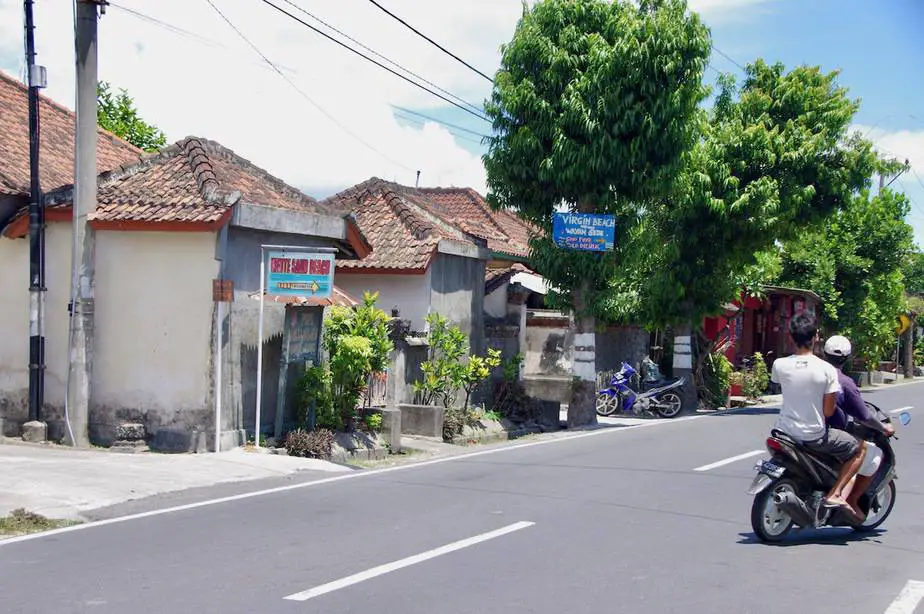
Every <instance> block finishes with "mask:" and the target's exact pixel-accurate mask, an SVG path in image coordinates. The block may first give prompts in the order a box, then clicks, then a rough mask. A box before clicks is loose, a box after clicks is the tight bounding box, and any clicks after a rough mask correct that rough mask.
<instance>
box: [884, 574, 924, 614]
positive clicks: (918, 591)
mask: <svg viewBox="0 0 924 614" xmlns="http://www.w3.org/2000/svg"><path fill="white" fill-rule="evenodd" d="M921 599H924V582H919V581H917V580H908V582H907V583H906V584H905V588H903V589H902V592H900V593H899V594H898V597H896V598H895V601H893V602H892V605H890V606H889V609H888V610H886V611H885V614H914V609H915V608H916V607H918V604H919V603H921Z"/></svg>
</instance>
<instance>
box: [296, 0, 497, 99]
mask: <svg viewBox="0 0 924 614" xmlns="http://www.w3.org/2000/svg"><path fill="white" fill-rule="evenodd" d="M283 2H285V3H286V4H288V5H289V6H291V7H292V8H294V9H295V10H297V11H300V12H302V13H304V14H305V15H307V16H308V17H310V18H311V19H314V20H315V21H317V22H318V23H320V24H322V25H324V26H326V27H327V28H329V29H331V30H333V31H334V32H336V33H337V34H339V35H340V36H342V37H344V38H346V39H347V40H349V41H352V42H354V43H356V44H357V45H359V46H360V47H362V48H363V49H365V50H366V51H368V52H369V53H371V54H372V55H374V56H376V57H378V58H380V59H382V60H385V61H386V62H388V63H389V64H391V65H392V66H396V67H397V68H398V69H400V70H403V71H404V72H406V73H407V74H409V75H411V76H412V77H415V78H417V79H420V80H421V81H423V82H424V83H426V84H427V85H429V86H430V87H433V88H435V89H437V90H439V91H440V92H442V93H444V94H446V95H447V96H451V97H452V98H455V99H456V100H458V101H459V102H461V103H462V104H465V105H468V106H470V107H471V108H472V109H474V110H476V111H479V112H481V113H484V109H483V108H482V107H481V106H479V105H476V104H473V103H471V102H469V101H467V100H465V99H464V98H462V97H460V96H456V95H455V94H453V93H452V92H450V91H448V90H446V89H443V88H442V87H440V86H438V85H437V84H435V83H433V82H432V81H429V80H428V79H426V78H424V77H421V76H420V75H418V74H417V73H415V72H414V71H412V70H410V69H407V68H405V67H404V66H402V65H401V64H398V63H397V62H395V61H394V60H391V59H389V58H387V57H386V56H384V55H382V54H381V53H379V52H378V51H376V50H375V49H372V48H371V47H369V46H368V45H365V44H363V43H362V42H360V41H358V40H356V39H355V38H353V37H352V36H350V35H349V34H347V33H346V32H343V31H342V30H340V29H338V28H337V27H335V26H332V25H331V24H329V23H328V22H326V21H324V20H323V19H321V18H320V17H318V16H317V15H314V14H312V13H310V12H308V11H307V10H305V9H303V8H302V7H300V6H299V5H297V4H295V2H293V1H292V0H283Z"/></svg>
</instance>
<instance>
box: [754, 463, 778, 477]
mask: <svg viewBox="0 0 924 614" xmlns="http://www.w3.org/2000/svg"><path fill="white" fill-rule="evenodd" d="M754 468H755V469H756V470H757V471H759V472H760V473H766V474H767V475H769V476H772V477H774V478H778V477H780V476H782V475H783V471H784V468H783V467H781V466H779V465H777V464H776V463H774V462H773V461H772V460H762V461H760V462H758V463H757V465H755V467H754Z"/></svg>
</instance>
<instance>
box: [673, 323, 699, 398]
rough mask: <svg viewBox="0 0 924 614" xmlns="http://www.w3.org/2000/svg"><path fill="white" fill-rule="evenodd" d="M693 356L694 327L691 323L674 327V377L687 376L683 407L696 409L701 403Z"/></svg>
mask: <svg viewBox="0 0 924 614" xmlns="http://www.w3.org/2000/svg"><path fill="white" fill-rule="evenodd" d="M694 365H698V366H699V368H700V370H701V365H700V364H699V363H698V362H697V363H694V356H693V327H692V326H691V325H690V324H689V323H685V324H681V325H679V326H677V327H676V328H675V329H674V377H685V378H686V380H687V381H686V384H685V385H684V387H683V388H682V389H681V393H680V396H681V399H682V400H683V409H685V410H690V409H693V410H695V409H696V408H697V406H698V405H699V400H698V397H697V394H696V377H697V376H698V375H699V373H696V372H694Z"/></svg>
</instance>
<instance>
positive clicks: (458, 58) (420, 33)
mask: <svg viewBox="0 0 924 614" xmlns="http://www.w3.org/2000/svg"><path fill="white" fill-rule="evenodd" d="M369 2H371V3H372V4H374V5H375V6H377V7H379V9H381V10H382V11H383V12H384V13H385V14H386V15H388V16H389V17H391V18H392V19H395V20H396V21H398V22H400V23H401V24H402V25H404V27H406V28H408V29H409V30H410V31H411V32H413V33H414V34H416V35H417V36H419V37H421V38H422V39H424V40H426V41H427V42H429V43H430V44H431V45H433V46H434V47H436V48H437V49H439V50H440V51H442V52H443V53H445V54H446V55H448V56H451V57H452V58H454V59H455V60H456V61H457V62H460V63H462V64H464V65H465V66H466V67H468V69H469V70H471V71H473V72H475V73H477V74H479V75H481V76H482V77H484V78H485V79H487V80H488V81H489V82H491V83H494V79H492V78H491V77H489V76H488V75H486V74H484V73H483V72H481V71H480V70H478V69H477V68H475V67H474V66H472V65H471V64H469V63H468V62H466V61H465V60H463V59H462V58H460V57H459V56H457V55H456V54H454V53H453V52H451V51H449V50H448V49H446V48H445V47H443V46H442V45H440V44H439V43H438V42H436V41H435V40H433V39H432V38H430V37H429V36H427V35H426V34H424V33H423V32H421V31H420V30H418V29H417V28H415V27H414V26H412V25H411V24H409V23H408V22H406V21H404V20H403V19H401V18H400V17H398V16H397V15H395V14H394V13H392V12H391V11H389V10H388V9H387V8H385V7H384V6H382V5H381V4H379V3H378V2H376V1H375V0H369Z"/></svg>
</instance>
